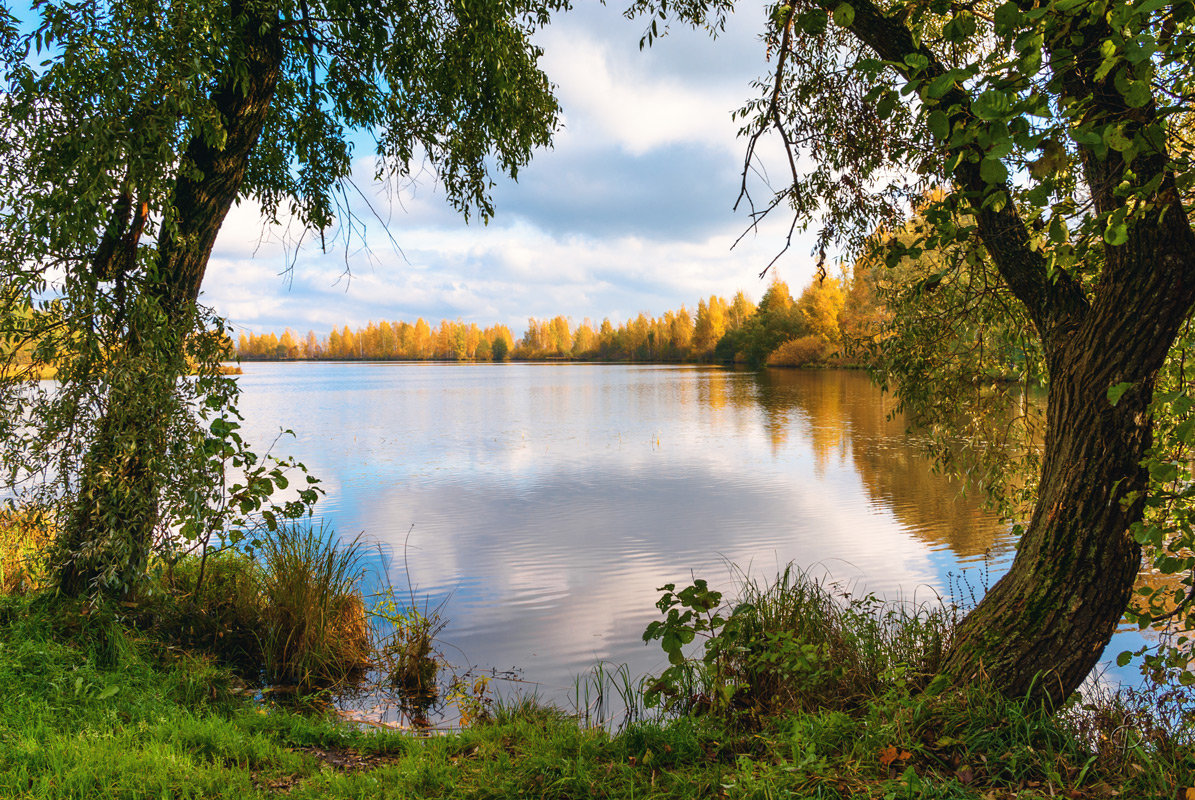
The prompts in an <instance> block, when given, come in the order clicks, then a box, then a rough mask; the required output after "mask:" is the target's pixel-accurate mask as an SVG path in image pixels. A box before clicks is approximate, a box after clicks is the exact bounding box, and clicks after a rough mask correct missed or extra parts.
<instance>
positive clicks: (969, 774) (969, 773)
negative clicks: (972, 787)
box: [954, 764, 975, 786]
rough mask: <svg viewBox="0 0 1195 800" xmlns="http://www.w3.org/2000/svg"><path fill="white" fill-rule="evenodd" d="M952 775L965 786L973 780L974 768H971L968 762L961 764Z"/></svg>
mask: <svg viewBox="0 0 1195 800" xmlns="http://www.w3.org/2000/svg"><path fill="white" fill-rule="evenodd" d="M954 777H956V778H958V782H959V783H961V784H962V785H963V786H967V785H968V784H970V783H971V781H973V780H975V770H973V769H971V765H970V764H963V765H962V766H961V767H959V768H958V771H957V772H955V773H954Z"/></svg>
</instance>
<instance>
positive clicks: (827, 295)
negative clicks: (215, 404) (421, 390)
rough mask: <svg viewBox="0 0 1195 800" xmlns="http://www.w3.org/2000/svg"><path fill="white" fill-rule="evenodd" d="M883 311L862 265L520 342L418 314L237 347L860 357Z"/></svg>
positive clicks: (283, 355)
mask: <svg viewBox="0 0 1195 800" xmlns="http://www.w3.org/2000/svg"><path fill="white" fill-rule="evenodd" d="M882 317H883V309H882V306H881V305H880V303H879V301H878V300H877V297H876V291H875V287H874V285H873V283H872V281H870V280H869V279H868V275H867V274H866V273H863V274H860V272H859V269H858V267H856V272H855V274H854V275H853V277H852V278H843V279H835V278H831V277H826V278H823V279H821V280H815V281H814V282H813V283H811V284H810V285H809V286H808V287H806V288H805V290H804V291H803V292H802V293H801V295H800V297H799V298H797V299H796V300H794V299H793V297H792V295H791V294H790V293H789V289H788V286H787V284H785V283H784V282H783V281H780V280H774V281H773V282H772V284H771V285H770V286H769V287H768V290H767V292H766V293H765V294H764V296H763V298H762V299H761V300H760V302H759V305H758V306H756V305H755V304H753V303H752V302H751V301H750V300H749V299H747V296H746V295H745V294H743V292H741V291H740V292H739V293H738V294H736V295H735V296H734V298H733V299H732V300H730V301H727V300H725V299H724V298H722V297H717V296H711V297H710V298H709V299H707V300H700V301H698V303H697V311H696V313H693V312H690V311H689V310H688V309H687V308H685V307H683V306H682V307H681V308H680V310H679V311H669V312H666V313H665V314H664V315H663V316H662V317H649V316H647V315H646V314H642V313H641V314H639V316H637V317H635V318H634V319H632V320H630V321H628V322H625V323H623V324H621V325H618V326H615V325H613V324H612V323H611V322H610V320H609V319H605V320H602V322H601V324H599V325H594V324H593V322H592V321H590V320H588V319H586V320H585V321H583V322H582V323H581V324H580V325H577V326H573V324H572V322H571V321H570V320H569V319H566V318H565V317H555V318H553V319H550V320H546V319H545V320H537V319H534V318H532V319H529V320H528V321H527V330H526V331H525V332H524V333H523V335H522V337H521V338H519V339H518V340H516V339H515V338H514V337H513V335H512V334H511V331H510V329H509V328H507V327H506V326H505V325H493V326H491V327H488V328H480V327H478V326H477V325H476V324H472V323H464V322H459V321H457V322H453V321H450V320H443V321H442V322H440V324H439V325H437V326H436V327H434V328H433V327H432V326H431V325H429V324H428V323H427V322H426V321H425V320H423V319H422V318H420V319H418V320H416V321H415V322H414V323H413V324H412V323H409V322H386V321H382V322H378V323H374V322H371V323H369V325H367V326H366V327H365V328H359V329H357V330H350V329H349V327H348V326H345V327H344V328H342V329H341V330H339V331H337V330H333V331H332V332H331V333H330V334H328V336H327V337H326V338H320V337H318V336H316V334H315V333H314V332H309V333H308V334H307V336H306V337H300V336H299V335H297V334H295V332H294V331H292V330H290V329H289V328H288V329H287V330H285V331H283V333H282V335H281V336H279V335H276V334H274V333H266V334H253V333H249V334H246V333H242V334H241V335H240V337H239V339H238V341H237V352H238V354H239V355H240V357H241V359H242V360H244V361H280V360H345V361H348V360H361V361H390V360H415V361H419V360H444V361H505V360H508V359H516V360H527V361H547V360H555V359H577V360H585V361H645V362H700V361H724V362H730V361H734V362H743V363H747V364H750V365H752V366H760V365H763V364H765V363H766V364H769V365H775V366H805V365H811V364H826V363H837V364H843V363H855V362H857V361H858V358H857V357H856V356H853V355H851V353H852V352H853V349H852V348H851V347H848V345H849V344H851V343H854V342H859V341H862V340H863V339H865V338H866V337H867V336H869V335H871V334H873V333H874V332H875V331H876V330H878V328H879V325H880V323H881V322H882Z"/></svg>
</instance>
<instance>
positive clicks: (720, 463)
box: [239, 362, 1133, 702]
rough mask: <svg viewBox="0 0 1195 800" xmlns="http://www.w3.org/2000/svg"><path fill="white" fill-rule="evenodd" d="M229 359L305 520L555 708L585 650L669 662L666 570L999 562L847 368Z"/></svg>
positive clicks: (971, 567)
mask: <svg viewBox="0 0 1195 800" xmlns="http://www.w3.org/2000/svg"><path fill="white" fill-rule="evenodd" d="M243 368H244V371H245V374H244V375H243V376H241V377H240V378H239V381H240V385H241V387H242V390H243V397H242V402H241V410H242V412H243V413H244V415H245V420H246V421H245V430H246V434H247V438H249V440H250V441H253V442H255V443H257V444H259V445H261V446H265V445H268V444H269V443H270V442H272V441H273V440H274V439H275V438H276V437H277V435H278V431H279V429H280V428H289V429H291V430H293V431H294V437H293V438H290V437H284V438H282V439H280V440H279V441H278V442H277V444H276V445H275V452H277V453H279V454H286V455H293V456H295V457H296V458H298V459H299V460H300V461H302V462H304V463H305V464H306V465H307V466H308V468H309V469H310V470H311V471H312V472H313V473H314V474H315V475H317V476H319V477H320V478H321V479H322V481H323V487H324V489H325V490H326V491H327V496H326V497H325V498H323V499H322V500H321V501H320V503H319V505H318V507H317V517H318V518H319V519H320V520H321V521H324V522H327V523H328V524H329V525H331V526H332V527H333V528H334V529H335V530H336V531H337V533H338V535H340V536H341V537H351V536H355V535H357V534H361V535H362V536H363V537H364V538H365V539H366V540H367V541H368V542H370V543H372V544H375V545H376V546H377V547H378V548H379V550H380V551H381V552H382V553H383V554H385V556H386V559H385V560H386V561H387V562H388V565H387V569H388V572H389V579H390V580H391V581H392V583H393V585H394V587H395V589H396V590H398V591H399V592H400V593H401V594H405V592H406V591H407V589H408V575H409V578H410V583H411V584H412V585H413V586H414V589H415V593H416V596H417V597H419V598H427V599H428V601H429V602H430V604H431V605H432V606H436V605H438V604H443V614H444V615H445V617H446V618H447V619H448V622H449V624H448V627H447V628H446V630H445V631H444V633H443V634H442V637H441V639H442V641H443V642H444V643H445V644H446V648H445V650H446V653H447V655H448V656H449V658H450V659H451V660H452V661H453V662H454V663H455V664H457V665H477V666H480V667H484V668H495V669H498V670H504V671H505V670H513V671H515V672H517V673H518V674H519V675H521V677H522V679H523V680H525V681H527V682H529V683H530V685H531V686H532V687H533V688H534V689H535V690H537V691H538V692H539V694H540V696H541V697H544V698H546V699H549V700H555V701H557V702H565V698H567V697H568V696H570V695H571V692H572V689H573V686H574V678H575V676H577V675H578V674H581V673H584V672H586V671H587V670H589V669H590V668H591V667H592V666H593V664H594V663H595V662H598V661H606V662H613V663H626V664H627V665H629V667H630V670H631V672H632V674H636V675H638V674H641V673H644V672H648V671H658V670H659V669H661V668H662V667H663V666H664V665H665V664H666V661H665V659H664V658H663V655H662V653H661V651H660V650H659V648H658V645H656V644H654V643H653V645H651V646H650V647H649V646H646V645H644V644H643V642H642V640H641V634H642V632H643V629H644V627H645V626H646V625H647V623H648V622H650V621H651V620H652V619H654V618H655V617H656V615H657V612H656V609H655V608H654V603H655V601H656V600H657V599H658V597H659V591H658V589H659V587H661V586H662V585H664V584H665V583H671V582H675V583H677V584H680V585H684V584H687V583H689V582H691V580H692V578H693V577H704V578H706V579H708V580H709V581H710V583H711V585H715V586H718V587H720V588H724V589H725V588H730V587H732V586H733V570H732V566H731V565H734V567H737V568H738V569H740V570H745V571H749V572H750V574H751V575H752V576H754V577H762V578H768V577H771V576H774V575H775V574H776V572H777V571H779V570H781V569H783V567H784V565H786V564H788V563H789V562H793V563H795V564H796V565H798V566H800V567H802V568H806V569H810V570H812V571H813V572H814V574H817V575H825V576H827V577H828V578H831V579H833V580H836V581H839V582H841V583H843V584H845V585H848V586H849V587H850V590H851V591H852V592H853V593H861V592H875V593H877V594H879V595H882V596H884V597H886V598H889V599H893V600H897V599H903V600H916V601H923V600H931V599H933V598H934V597H935V596H936V595H942V596H944V597H949V596H950V594H951V591H952V590H953V591H954V592H955V594H956V596H957V595H959V594H960V593H961V594H962V597H960V598H959V599H961V600H964V601H969V597H968V596H967V595H968V594H969V592H968V589H967V588H966V585H965V584H960V582H959V579H958V577H957V576H959V575H960V574H964V575H965V580H966V582H967V583H969V584H970V586H971V587H973V588H974V591H975V592H976V593H979V592H982V588H983V585H984V583H985V581H994V579H995V577H996V576H998V575H999V574H1001V573H1003V572H1004V570H1006V569H1007V566H1008V564H1009V563H1010V561H1011V557H1012V552H1013V545H1014V543H1013V541H1012V540H1011V537H1010V535H1009V531H1008V527H1007V526H1006V525H1004V524H1002V523H1000V522H999V520H997V519H996V518H995V517H994V516H993V515H991V514H989V513H987V512H985V511H984V510H983V509H982V508H981V506H980V504H979V503H978V502H977V500H976V499H975V498H973V497H966V496H963V495H961V494H960V486H959V485H958V484H956V483H952V482H950V481H948V480H947V479H945V478H944V477H943V476H941V475H939V474H937V473H935V472H934V471H933V470H932V469H931V463H930V462H929V460H928V459H927V458H926V457H925V456H924V455H923V451H922V449H921V446H920V444H919V443H918V442H917V441H916V440H915V439H914V438H912V437H910V436H908V435H907V434H906V432H905V424H904V423H903V421H901V420H900V419H899V418H896V419H890V418H889V417H890V412H891V411H892V405H893V401H892V399H891V397H886V396H884V395H882V394H881V393H880V392H879V390H878V389H877V388H876V387H874V386H873V385H872V384H871V383H870V382H869V380H868V378H867V376H866V375H865V374H863V373H860V372H852V371H798V370H783V371H781V370H768V371H765V372H762V373H758V374H757V373H750V372H736V371H731V370H725V369H721V368H714V367H700V366H660V365H615V364H600V365H594V364H535V363H531V364H522V363H516V364H428V363H403V364H394V363H369V362H365V363H310V362H306V363H275V364H270V363H248V364H244V365H243ZM960 587H961V588H960ZM1128 644H1133V642H1125V643H1121V646H1127V645H1128ZM1117 647H1118V645H1117V644H1116V643H1114V645H1113V648H1117ZM1113 652H1115V649H1114V650H1113Z"/></svg>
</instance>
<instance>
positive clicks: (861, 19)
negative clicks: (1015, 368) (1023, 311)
mask: <svg viewBox="0 0 1195 800" xmlns="http://www.w3.org/2000/svg"><path fill="white" fill-rule="evenodd" d="M851 4H852V6H853V8H854V9H855V11H856V14H855V18H854V20H853V22H852V24H851V25H850V29H851V31H852V32H853V33H854V34H855V35H856V36H857V37H858V38H859V39H860V40H861V41H862V42H863V43H865V44H866V45H868V46H869V47H870V48H871V49H873V50H874V51H875V52H876V53H877V54H878V55H879V56H880V57H881V58H884V59H886V60H888V61H890V62H894V63H896V64H902V65H903V64H905V63H907V62H906V61H905V56H907V55H910V54H914V53H917V54H920V55H922V56H924V57H926V58H927V59H928V61H929V66H928V67H927V68H926V69H925V70H923V71H922V72H921V73H920V74H919V75H917V76H914V75H913V74H912V72H911V71H910V72H908V73H907V74H906V77H919V78H922V79H927V80H928V79H932V78H934V77H936V76H937V75H941V74H943V73H944V72H946V69H945V68H944V67H943V65H942V64H941V62H940V61H939V60H938V59H937V58H936V57H935V54H934V53H933V52H931V51H930V50H929V49H928V48H927V47H925V46H924V45H922V44H920V43H918V42H917V41H916V40H915V39H914V37H913V36H912V35H911V33H910V31H909V29H908V28H907V27H906V26H905V25H904V23H903V22H901V21H899V20H897V19H894V18H892V17H889V16H886V15H885V14H884V13H883V12H882V11H881V10H880V9H879V8H878V7H877V6H876V5H875V4H874V3H873V2H871V0H851ZM822 5H823V7H825V8H827V10H830V11H832V10H833V6H834V5H835V4H834V3H822ZM1052 24H1053V26H1054V27H1053V30H1052V31H1051V34H1052V35H1051V37H1050V38H1049V39H1048V40H1047V41H1046V50H1047V55H1048V56H1049V57H1050V68H1051V70H1052V71H1053V73H1054V74H1056V75H1058V76H1062V78H1063V80H1062V88H1063V94H1064V97H1065V100H1066V101H1074V102H1082V103H1085V104H1086V106H1085V107H1086V115H1087V116H1086V117H1085V118H1084V120H1083V121H1084V122H1086V123H1093V124H1102V123H1108V122H1117V123H1124V124H1125V125H1126V126H1127V127H1126V129H1125V135H1126V136H1128V137H1129V138H1130V139H1131V138H1132V137H1133V136H1134V134H1136V133H1138V132H1140V131H1144V130H1147V129H1148V127H1149V126H1150V125H1152V124H1153V123H1154V122H1155V120H1156V107H1155V105H1154V104H1153V103H1152V102H1151V103H1149V104H1148V105H1146V106H1145V107H1144V108H1132V107H1130V106H1129V105H1128V104H1127V103H1126V102H1125V100H1124V98H1123V97H1122V96H1121V93H1120V92H1119V91H1117V89H1116V87H1115V85H1114V81H1113V75H1112V74H1107V75H1105V76H1102V77H1100V76H1098V68H1099V66H1100V63H1101V61H1102V54H1101V53H1100V52H1099V45H1100V42H1102V41H1103V40H1105V39H1106V38H1108V36H1109V34H1110V31H1109V30H1108V29H1107V22H1106V19H1105V17H1104V16H1103V14H1102V12H1101V13H1099V14H1095V13H1092V14H1088V13H1086V12H1083V13H1080V14H1078V15H1076V16H1071V17H1067V16H1060V17H1058V18H1057V19H1056V20H1055V21H1054V22H1053V23H1052ZM905 69H908V68H907V67H906V68H905ZM939 107H940V108H942V109H944V110H945V109H950V108H952V107H953V108H954V111H953V112H951V123H952V126H953V125H954V124H962V125H971V126H974V125H976V124H979V123H977V120H976V118H975V117H974V116H973V115H972V113H971V110H970V108H971V107H970V97H969V96H968V95H967V94H966V93H965V92H964V90H962V89H961V88H959V87H957V86H956V87H955V88H954V89H952V90H951V91H949V92H948V93H947V94H946V95H945V96H944V97H943V98H941V101H940V105H939ZM1154 145H1155V146H1154V147H1153V149H1152V150H1151V151H1149V152H1144V153H1141V154H1139V155H1138V156H1137V157H1136V159H1135V160H1134V161H1133V163H1132V172H1133V173H1135V174H1133V175H1129V171H1128V165H1127V164H1126V163H1125V161H1124V159H1123V157H1122V156H1121V154H1120V153H1118V152H1117V151H1115V150H1113V149H1111V148H1104V150H1105V151H1106V152H1105V154H1104V155H1100V156H1097V154H1096V153H1095V152H1094V151H1093V150H1092V149H1091V148H1088V147H1080V152H1081V157H1082V161H1083V171H1084V177H1085V182H1086V183H1087V185H1088V188H1089V190H1090V192H1091V196H1092V199H1093V201H1094V204H1095V209H1096V212H1097V213H1107V212H1110V211H1112V210H1114V209H1117V208H1120V207H1123V206H1124V205H1125V202H1126V200H1125V198H1124V197H1123V196H1121V197H1118V196H1117V195H1116V187H1117V186H1118V185H1119V184H1121V182H1122V181H1123V180H1124V179H1125V178H1126V177H1128V178H1130V179H1131V181H1132V183H1133V185H1135V186H1138V187H1141V186H1146V185H1148V184H1149V183H1150V181H1151V180H1153V179H1154V178H1155V177H1156V178H1158V180H1159V183H1158V184H1157V186H1158V188H1157V189H1156V191H1154V192H1153V193H1152V194H1151V195H1149V196H1147V197H1144V198H1142V200H1143V201H1144V206H1143V209H1144V213H1140V214H1138V215H1136V216H1131V217H1130V219H1131V220H1132V221H1131V222H1130V224H1129V227H1128V240H1127V241H1126V242H1125V243H1124V244H1122V245H1119V246H1114V245H1111V244H1105V245H1104V250H1103V257H1104V264H1103V266H1102V269H1101V271H1100V275H1099V278H1098V280H1097V281H1096V284H1095V286H1094V289H1092V290H1090V291H1088V292H1085V291H1084V290H1083V289H1082V288H1081V287H1080V286H1079V285H1078V283H1077V282H1076V281H1075V280H1074V279H1073V278H1072V277H1070V276H1069V275H1067V274H1066V273H1062V272H1056V273H1055V274H1053V275H1051V274H1049V273H1048V271H1047V269H1046V263H1045V259H1044V257H1043V256H1042V254H1041V253H1040V252H1038V251H1036V250H1035V249H1033V248H1032V247H1031V246H1030V245H1031V236H1030V232H1029V230H1028V228H1027V227H1026V224H1025V222H1024V220H1023V219H1022V218H1021V217H1020V215H1019V214H1018V213H1017V210H1016V208H1015V206H1014V204H1013V203H1012V202H1011V200H1009V202H1007V203H1005V204H1003V205H1002V206H999V208H998V210H997V206H994V205H991V204H985V203H984V200H985V199H986V198H988V197H990V196H991V194H992V193H993V192H1003V193H1004V194H1005V196H1006V197H1007V198H1011V196H1012V194H1011V192H1010V191H1009V189H1008V187H1007V185H1004V186H999V185H996V186H993V185H992V184H991V183H989V182H986V181H984V180H983V179H982V177H981V175H980V170H979V161H980V159H981V158H982V156H983V154H984V153H983V150H982V149H980V147H979V145H977V144H967V145H962V146H961V147H959V148H958V149H956V150H954V151H952V152H949V153H948V154H949V155H955V154H957V153H958V152H959V151H960V150H961V151H963V155H964V156H966V157H964V158H963V159H962V160H961V162H960V164H959V166H958V167H957V168H956V169H955V171H954V174H953V176H952V177H953V179H954V182H955V184H956V186H957V187H959V188H961V189H962V190H963V191H964V192H965V193H966V196H967V200H968V202H969V203H970V205H971V208H972V211H973V213H974V215H975V218H976V220H977V223H978V232H979V236H980V237H981V239H982V241H983V243H984V245H985V247H986V249H987V250H988V252H989V254H990V255H991V257H992V259H993V261H994V262H995V264H996V267H997V269H998V271H999V272H1000V274H1001V276H1002V277H1003V279H1004V280H1005V282H1006V283H1007V284H1008V286H1009V288H1010V289H1011V290H1012V292H1013V293H1014V294H1015V295H1016V297H1017V298H1018V299H1019V300H1020V301H1021V302H1022V303H1024V304H1025V306H1026V307H1027V308H1028V310H1029V313H1030V316H1031V318H1032V320H1033V323H1034V325H1035V327H1036V329H1037V331H1038V334H1039V335H1040V337H1041V340H1042V343H1043V346H1044V349H1045V353H1046V361H1047V367H1048V371H1049V380H1050V387H1049V398H1048V409H1047V427H1046V440H1045V452H1044V457H1043V464H1042V473H1041V481H1040V487H1039V492H1038V497H1037V504H1036V506H1035V508H1034V511H1033V514H1032V516H1031V519H1030V522H1029V525H1028V527H1027V528H1026V529H1025V532H1024V535H1023V537H1022V539H1021V542H1020V545H1019V548H1018V551H1017V555H1016V558H1015V560H1014V561H1013V564H1012V567H1011V569H1010V570H1009V572H1008V573H1007V575H1005V576H1004V577H1003V578H1002V579H1001V580H1000V581H998V582H997V583H996V585H995V586H993V587H992V589H991V590H990V591H989V592H988V593H987V595H986V596H985V597H984V598H983V600H982V601H981V602H980V604H979V605H978V606H977V607H976V608H975V609H974V610H973V611H972V612H971V613H970V614H968V615H967V617H966V618H965V619H964V620H963V622H962V624H961V626H960V627H959V629H958V631H957V637H956V640H955V642H954V644H953V646H952V648H951V650H950V652H949V653H948V655H947V659H946V662H945V671H946V672H947V673H949V674H951V675H953V676H955V677H956V679H963V680H967V679H971V678H975V677H979V678H984V679H987V680H990V681H991V682H992V683H993V684H994V685H995V686H996V687H997V688H999V689H1000V690H1001V691H1003V692H1004V693H1006V694H1008V695H1017V696H1023V695H1029V696H1031V697H1033V698H1035V699H1039V700H1041V701H1044V702H1046V703H1047V704H1049V705H1052V706H1057V705H1058V704H1060V703H1061V702H1063V701H1064V700H1065V699H1066V698H1067V696H1068V695H1070V694H1071V693H1072V692H1073V691H1074V690H1075V689H1076V688H1078V686H1079V684H1080V683H1081V682H1082V680H1083V679H1084V677H1086V675H1087V674H1088V673H1089V672H1090V670H1091V668H1092V667H1093V666H1094V665H1095V664H1096V662H1097V660H1098V658H1099V656H1100V654H1101V653H1102V652H1103V649H1104V647H1105V646H1106V645H1107V643H1108V641H1109V640H1110V638H1111V636H1112V633H1113V631H1114V630H1115V628H1116V625H1117V623H1118V622H1119V621H1120V618H1121V616H1122V614H1123V613H1124V611H1125V609H1126V607H1127V606H1128V602H1129V598H1130V594H1131V592H1132V588H1133V584H1134V581H1135V579H1136V576H1137V572H1138V570H1139V568H1140V564H1141V550H1140V547H1139V546H1138V544H1137V543H1136V542H1135V541H1134V540H1133V538H1132V536H1131V535H1130V534H1129V526H1130V525H1131V524H1132V523H1133V522H1134V521H1136V520H1139V519H1140V518H1141V514H1142V508H1143V503H1142V501H1141V495H1142V493H1143V492H1144V491H1145V489H1146V487H1147V475H1146V473H1145V471H1144V469H1143V468H1142V466H1141V461H1142V459H1143V458H1144V457H1145V455H1146V451H1147V450H1148V449H1149V447H1150V444H1151V435H1152V419H1151V417H1150V413H1149V407H1150V403H1151V401H1152V399H1153V390H1154V384H1155V380H1156V377H1157V374H1158V371H1159V369H1160V368H1161V366H1162V364H1163V362H1164V360H1165V358H1166V355H1167V353H1168V351H1169V350H1170V347H1171V345H1172V344H1173V342H1174V340H1175V337H1176V335H1177V334H1178V331H1179V328H1180V326H1181V325H1182V323H1183V322H1184V321H1185V320H1186V319H1187V318H1188V316H1189V315H1190V313H1191V311H1192V307H1193V306H1195V234H1193V233H1192V229H1191V225H1190V223H1189V221H1188V219H1187V216H1186V213H1185V211H1184V209H1183V205H1182V202H1181V200H1180V197H1179V195H1178V193H1177V191H1176V190H1175V181H1174V175H1173V174H1172V173H1171V172H1170V167H1169V157H1168V155H1167V152H1166V146H1165V144H1164V143H1163V142H1155V143H1154ZM968 151H970V152H968ZM1118 384H1128V385H1129V388H1128V389H1127V391H1125V393H1124V394H1123V396H1121V397H1120V399H1119V401H1118V402H1116V403H1113V402H1112V401H1111V400H1110V399H1109V395H1108V390H1109V389H1110V388H1111V387H1113V386H1116V385H1118Z"/></svg>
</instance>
